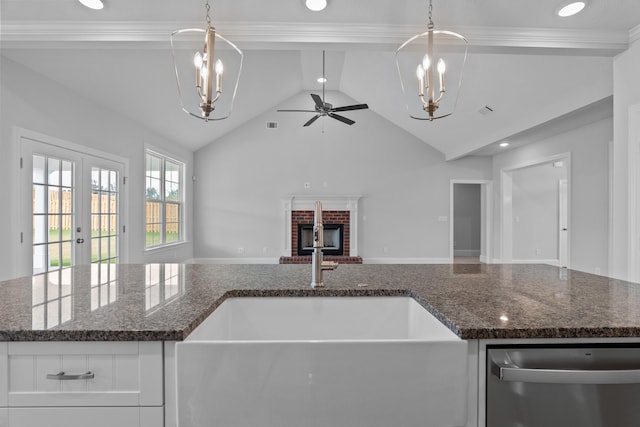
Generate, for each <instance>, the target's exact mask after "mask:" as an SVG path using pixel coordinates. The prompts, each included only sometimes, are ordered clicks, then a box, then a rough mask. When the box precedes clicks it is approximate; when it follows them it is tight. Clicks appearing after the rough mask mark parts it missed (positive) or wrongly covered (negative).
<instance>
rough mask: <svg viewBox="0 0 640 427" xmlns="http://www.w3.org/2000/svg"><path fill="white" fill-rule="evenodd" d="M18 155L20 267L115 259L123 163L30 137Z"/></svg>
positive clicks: (41, 269)
mask: <svg viewBox="0 0 640 427" xmlns="http://www.w3.org/2000/svg"><path fill="white" fill-rule="evenodd" d="M21 155H22V190H21V194H22V211H23V212H24V214H23V215H22V218H23V221H24V224H23V226H22V230H23V231H22V243H23V244H22V247H23V250H22V255H23V256H22V257H21V258H22V262H21V270H22V271H24V272H25V273H26V274H41V273H50V272H53V271H57V270H62V269H64V268H66V267H71V266H74V265H77V264H88V263H103V264H104V263H106V264H116V263H118V261H119V257H120V252H121V251H120V245H121V233H122V230H123V228H122V225H121V208H122V207H121V200H122V197H121V195H122V182H123V169H124V167H123V165H122V164H121V163H118V162H114V161H110V160H107V159H102V158H100V157H96V156H92V155H89V154H86V153H81V152H78V151H75V150H71V149H66V148H62V147H60V146H57V145H52V144H48V143H44V142H41V141H35V140H33V139H29V138H22V139H21ZM29 223H31V226H29Z"/></svg>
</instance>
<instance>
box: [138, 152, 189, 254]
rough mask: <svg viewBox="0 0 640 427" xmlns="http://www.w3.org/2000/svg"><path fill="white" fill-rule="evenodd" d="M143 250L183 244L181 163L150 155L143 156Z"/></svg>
mask: <svg viewBox="0 0 640 427" xmlns="http://www.w3.org/2000/svg"><path fill="white" fill-rule="evenodd" d="M145 163H146V168H145V170H146V178H145V182H146V191H145V193H146V194H145V201H146V215H145V230H146V243H145V247H146V248H154V247H158V246H163V245H168V244H171V243H176V242H180V241H182V240H183V236H182V230H183V217H184V207H183V199H184V198H183V195H182V193H183V170H184V163H182V162H179V161H177V160H174V159H171V158H169V157H166V156H163V155H161V154H158V153H155V152H153V151H149V150H147V153H146V160H145Z"/></svg>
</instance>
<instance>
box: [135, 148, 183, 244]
mask: <svg viewBox="0 0 640 427" xmlns="http://www.w3.org/2000/svg"><path fill="white" fill-rule="evenodd" d="M149 156H152V157H154V158H155V159H157V160H159V161H160V171H159V178H157V179H159V181H160V189H159V194H158V198H157V199H150V198H149V197H148V189H149V188H150V185H149V184H148V182H149V179H152V178H154V177H153V176H151V174H150V173H149V170H150V168H149V165H148V159H149ZM167 162H170V163H172V164H174V165H177V166H178V168H179V171H178V173H177V177H178V182H177V184H178V192H179V197H178V198H177V199H168V198H167V194H166V188H167V183H168V182H174V183H175V181H168V177H167ZM185 172H186V162H184V161H183V160H180V159H178V158H176V157H174V156H172V155H169V154H166V153H163V152H161V151H159V150H156V149H153V148H150V147H145V150H144V180H143V182H144V208H143V215H144V249H145V251H150V250H156V249H162V248H165V247H169V246H174V245H179V244H183V243H185V242H186V238H185V230H186V224H185V218H186V215H185V200H186V198H185V189H186V184H185ZM149 202H155V203H159V204H160V208H159V218H158V222H149V221H148V220H149V216H148V214H147V203H149ZM167 205H176V206H177V210H178V214H177V221H172V222H171V223H175V224H177V230H178V238H177V240H171V241H169V242H167V235H166V234H167V233H166V231H167V224H168V222H167ZM149 225H158V226H159V227H160V232H159V239H160V241H159V243H156V244H151V245H150V244H149V242H148V238H147V233H148V231H147V230H148V227H149Z"/></svg>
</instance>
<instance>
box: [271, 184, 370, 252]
mask: <svg viewBox="0 0 640 427" xmlns="http://www.w3.org/2000/svg"><path fill="white" fill-rule="evenodd" d="M359 198H360V196H331V197H328V196H307V195H304V196H292V197H291V198H290V199H287V200H285V201H284V215H285V249H284V253H283V255H282V256H281V257H280V264H310V263H311V250H310V246H312V243H310V236H309V235H307V234H306V233H310V231H309V229H311V230H312V229H313V219H314V210H313V209H314V206H315V202H316V200H320V201H321V202H322V219H323V225H324V231H325V234H324V237H325V250H324V251H323V254H324V259H325V260H327V261H336V262H338V263H342V264H362V258H361V257H359V256H358V255H357V215H358V210H357V207H358V205H357V202H358V199H359ZM301 233H302V234H301Z"/></svg>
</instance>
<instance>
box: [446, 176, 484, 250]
mask: <svg viewBox="0 0 640 427" xmlns="http://www.w3.org/2000/svg"><path fill="white" fill-rule="evenodd" d="M480 190H481V185H480V184H454V185H453V212H454V215H453V216H454V223H453V224H454V225H453V241H454V245H453V247H454V256H478V255H480V245H481V235H482V224H481V218H482V210H481V205H482V198H481V191H480Z"/></svg>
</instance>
